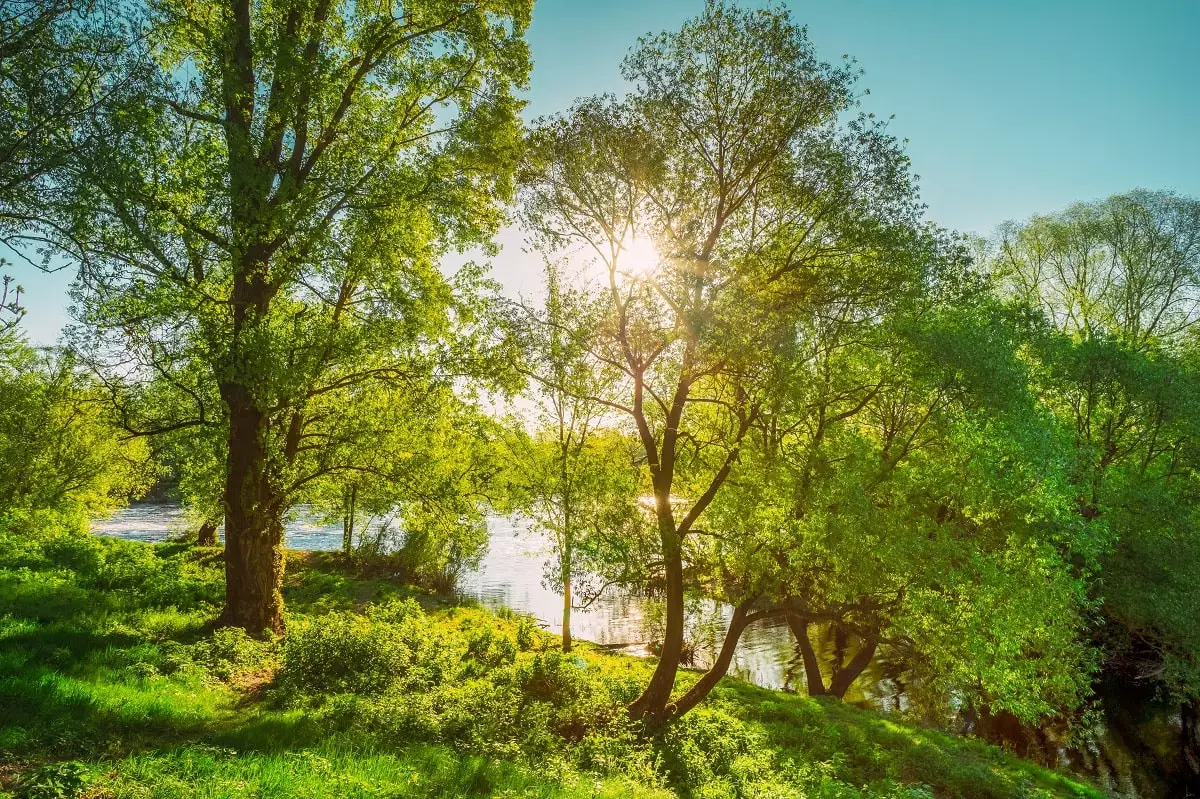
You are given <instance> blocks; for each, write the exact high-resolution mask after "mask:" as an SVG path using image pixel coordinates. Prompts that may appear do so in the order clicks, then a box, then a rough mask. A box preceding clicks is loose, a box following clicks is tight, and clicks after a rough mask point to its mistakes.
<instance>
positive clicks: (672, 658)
mask: <svg viewBox="0 0 1200 799" xmlns="http://www.w3.org/2000/svg"><path fill="white" fill-rule="evenodd" d="M659 501H660V502H663V503H666V502H669V499H668V498H666V497H663V498H660V499H659ZM660 507H661V505H660ZM659 534H660V537H661V538H662V542H663V567H664V571H665V574H666V605H667V619H666V629H665V630H664V632H663V642H662V651H661V652H659V656H658V665H657V666H655V668H654V674H653V675H652V676H651V677H650V682H649V684H647V686H646V689H645V690H644V691H642V695H641V696H639V697H638V698H637V699H636V700H634V702H633V704H631V705H630V706H629V715H630V716H632V717H633V718H635V719H641V720H644V721H646V722H648V723H649V724H651V725H652V726H654V725H658V724H661V723H662V722H663V721H664V720H665V719H666V712H667V703H668V702H670V701H671V691H672V689H673V688H674V687H675V675H676V674H678V673H679V656H680V654H681V653H682V652H683V617H684V603H683V554H682V552H681V550H680V547H679V540H678V537H677V535H676V533H675V527H674V523H673V522H672V521H670V520H668V519H663V518H661V517H660V519H659Z"/></svg>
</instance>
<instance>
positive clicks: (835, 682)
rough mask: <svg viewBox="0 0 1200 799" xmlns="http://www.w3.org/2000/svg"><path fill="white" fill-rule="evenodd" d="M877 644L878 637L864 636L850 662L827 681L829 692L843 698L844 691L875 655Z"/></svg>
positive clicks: (844, 695)
mask: <svg viewBox="0 0 1200 799" xmlns="http://www.w3.org/2000/svg"><path fill="white" fill-rule="evenodd" d="M878 646H879V639H878V638H876V637H875V636H874V635H870V636H867V637H866V638H864V639H863V644H862V648H861V649H859V650H858V651H857V652H855V653H854V657H852V658H851V659H850V662H849V663H847V664H846V665H845V666H843V667H842V669H841V670H840V671H838V673H837V674H835V675H833V679H832V680H830V681H829V693H830V694H832V695H833V696H836V697H837V698H838V699H844V698H845V697H846V691H847V690H848V689H849V688H850V686H851V685H853V684H854V681H855V680H857V679H858V678H859V676H860V675H861V674H862V673H863V671H864V670H865V669H866V668H867V666H869V665H870V664H871V659H872V658H874V657H875V649H876V648H877V647H878Z"/></svg>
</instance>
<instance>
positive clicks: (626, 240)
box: [523, 2, 934, 722]
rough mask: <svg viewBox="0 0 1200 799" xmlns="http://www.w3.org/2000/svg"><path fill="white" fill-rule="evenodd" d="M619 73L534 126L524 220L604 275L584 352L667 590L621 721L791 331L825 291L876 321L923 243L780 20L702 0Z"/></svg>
mask: <svg viewBox="0 0 1200 799" xmlns="http://www.w3.org/2000/svg"><path fill="white" fill-rule="evenodd" d="M622 70H623V74H624V76H625V78H626V79H627V80H628V81H629V82H630V83H631V84H633V86H634V90H633V91H632V92H631V93H630V95H629V96H628V97H627V98H626V99H625V100H623V101H617V100H614V99H611V98H592V99H588V100H583V101H580V102H578V103H577V104H576V105H575V106H574V107H573V108H572V109H571V111H570V112H568V113H567V114H565V115H562V116H559V117H555V118H551V119H548V120H543V121H542V122H541V123H540V125H539V127H538V130H537V132H536V133H535V135H534V137H533V140H532V144H531V158H530V167H529V170H528V173H529V174H528V177H529V180H528V182H527V188H526V190H525V196H524V202H523V214H524V219H525V223H526V225H527V226H528V227H529V228H530V229H531V230H533V231H535V233H536V234H537V236H538V237H539V240H540V242H541V244H542V246H543V247H545V248H546V249H547V250H551V251H554V250H566V251H568V252H571V253H574V254H576V255H579V257H582V258H585V259H590V260H591V261H593V262H595V263H597V264H599V265H600V268H601V269H602V272H603V273H604V281H605V287H604V293H603V302H604V303H605V308H606V316H605V319H604V323H603V325H602V326H600V328H599V329H598V331H597V332H598V334H599V335H598V338H597V343H596V344H595V346H594V354H595V357H596V358H597V359H598V360H600V361H601V362H602V363H605V364H608V365H610V366H612V367H613V368H616V369H618V370H620V371H621V373H622V374H623V377H624V386H625V393H624V396H623V398H622V400H621V401H613V402H611V403H609V405H608V407H610V408H611V409H612V410H613V411H616V412H620V413H622V414H625V415H626V417H627V418H628V419H629V420H630V422H631V423H632V424H633V426H634V427H635V429H636V433H637V436H638V439H639V441H640V443H641V446H642V448H643V451H644V456H645V459H646V463H647V467H648V470H649V473H650V480H651V484H652V493H653V497H654V518H655V526H656V530H657V536H658V543H659V547H660V552H659V555H660V557H661V562H662V570H661V584H662V585H663V586H664V592H665V601H666V623H665V631H664V642H663V647H662V651H661V655H660V657H659V660H658V664H657V666H656V669H655V671H654V674H653V676H652V677H651V680H650V682H649V684H648V685H647V686H646V689H645V690H644V692H643V693H642V695H641V696H640V697H639V698H638V699H637V700H636V701H635V702H634V703H633V704H632V705H631V707H630V712H631V713H632V715H633V716H634V717H637V718H643V719H647V720H648V721H650V722H659V721H662V720H664V719H666V718H667V717H668V716H669V715H670V714H671V713H672V712H677V710H672V709H671V708H670V698H671V691H672V686H673V684H674V680H675V675H676V673H677V670H678V666H679V659H680V655H681V652H682V648H683V632H684V631H683V621H684V599H685V594H686V593H687V591H688V585H687V573H688V570H687V564H688V562H689V559H690V557H691V553H692V552H693V551H694V549H695V548H696V547H697V546H699V545H698V544H694V543H693V542H696V541H698V540H700V539H703V538H705V537H706V535H707V533H706V530H705V528H704V526H703V525H702V524H700V522H701V518H702V516H703V515H704V513H705V511H706V510H707V509H708V507H709V506H710V505H711V504H712V503H713V501H714V499H715V498H716V497H717V496H718V494H719V493H720V492H721V491H722V489H723V487H724V486H725V485H726V483H727V482H728V480H729V479H730V477H731V475H733V474H735V473H736V472H737V470H738V468H739V457H740V453H741V451H742V449H743V446H744V444H745V441H746V438H747V436H748V435H749V433H750V431H751V430H752V428H753V426H754V425H755V423H756V421H757V420H758V419H759V418H760V416H761V414H762V409H763V404H764V402H766V401H767V398H768V397H769V395H770V392H771V390H772V388H773V386H774V384H775V380H776V375H777V371H778V359H779V358H780V356H781V355H783V354H784V353H785V352H786V351H787V350H788V348H789V347H791V346H792V345H793V343H794V341H795V336H796V330H797V325H798V323H800V322H802V321H804V320H810V319H812V318H813V316H814V314H816V313H817V312H818V310H819V309H820V308H822V307H826V306H828V305H830V304H834V303H835V301H836V300H837V299H839V298H840V300H841V301H842V302H844V303H846V304H848V305H850V306H852V307H853V308H855V309H856V311H855V312H856V313H861V314H862V315H864V316H870V315H872V314H876V313H880V312H883V311H885V309H886V305H887V300H888V297H889V296H890V295H892V294H893V293H895V292H896V291H897V290H898V289H900V288H902V287H903V286H905V285H908V284H911V283H914V282H919V281H920V280H921V276H922V274H923V272H924V270H925V269H926V268H927V266H928V259H929V257H930V256H931V254H933V249H934V248H933V247H932V245H931V243H930V237H929V236H928V235H927V234H926V233H925V232H924V231H923V230H922V228H921V227H920V225H919V222H918V219H919V215H920V206H919V204H918V202H917V200H916V197H915V193H914V190H913V181H912V178H911V177H910V175H909V173H908V170H907V163H908V162H907V159H906V158H905V157H904V155H903V153H902V152H901V150H900V149H899V146H898V145H897V143H896V142H895V141H894V140H893V139H892V138H891V137H889V136H888V135H887V134H886V132H885V130H884V125H883V124H881V123H879V122H877V121H875V120H873V119H871V118H869V117H861V116H860V117H858V118H856V119H853V120H852V121H850V122H848V123H845V124H844V125H843V124H839V118H840V115H842V114H843V113H844V112H846V111H847V109H849V108H851V107H852V106H853V103H854V95H853V93H852V92H853V89H852V87H853V83H854V79H855V73H854V71H853V70H852V68H851V67H849V66H844V67H839V68H834V67H831V66H829V65H827V64H823V63H821V62H820V61H818V60H817V58H816V56H815V54H814V52H813V49H812V46H811V44H810V43H809V41H808V39H807V36H806V34H805V32H804V31H803V30H802V29H801V28H799V27H797V26H796V25H794V24H793V23H792V22H791V20H790V19H789V17H788V16H787V14H786V12H784V11H780V10H760V11H743V10H739V9H736V8H732V7H730V6H728V5H725V4H721V3H715V2H710V3H708V4H707V5H706V7H705V10H704V12H703V13H702V14H701V16H699V17H698V18H696V19H694V20H691V21H689V22H688V23H686V24H685V25H684V27H683V28H682V30H680V31H679V32H676V33H668V34H662V35H660V36H657V37H651V38H646V39H643V40H641V41H640V42H639V44H638V46H637V48H636V49H635V50H634V51H633V52H632V53H631V54H630V55H629V57H628V58H626V60H625V62H624V64H623V68H622ZM580 253H582V255H580ZM693 585H694V584H693ZM757 618H761V616H760V615H758V613H757V612H756V611H749V610H747V611H746V612H745V613H744V614H743V616H742V617H740V618H739V619H736V620H735V622H736V624H737V625H743V624H746V623H750V622H752V621H754V620H755V619H757ZM719 665H720V664H718V666H719Z"/></svg>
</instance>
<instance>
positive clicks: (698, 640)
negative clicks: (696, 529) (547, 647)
mask: <svg viewBox="0 0 1200 799" xmlns="http://www.w3.org/2000/svg"><path fill="white" fill-rule="evenodd" d="M186 524H187V523H186V521H185V520H184V517H183V511H182V509H181V508H180V507H179V506H178V505H172V504H158V503H141V504H136V505H131V506H130V507H128V508H125V509H123V510H120V511H117V512H116V513H115V514H114V515H113V516H111V517H109V518H107V519H98V520H96V521H94V522H93V523H92V532H93V533H95V534H97V535H105V536H115V537H118V538H128V539H133V540H137V541H147V542H159V541H165V540H167V539H168V538H170V537H171V536H174V535H177V534H179V533H181V532H183V531H184V530H185V528H186ZM488 526H489V530H490V532H491V540H490V545H489V547H488V551H487V554H486V555H485V556H484V558H483V561H482V562H481V563H480V565H479V568H478V569H475V570H473V571H471V572H468V573H467V574H465V575H463V577H462V578H461V580H460V582H459V593H460V594H462V595H463V596H465V597H469V598H472V599H475V600H477V601H479V602H480V603H482V604H484V605H486V606H489V607H494V608H495V607H507V608H511V609H512V610H515V611H519V612H521V613H527V614H529V615H531V616H533V617H535V618H536V619H537V620H538V623H539V624H540V625H541V626H542V627H543V628H545V629H547V630H550V631H551V632H555V633H560V632H562V598H561V597H560V596H558V595H557V594H555V593H554V592H552V591H550V590H549V589H547V588H546V587H545V586H544V585H543V584H542V564H543V561H544V560H545V558H546V554H545V551H546V546H545V542H544V540H542V539H541V538H540V537H539V536H538V535H537V534H536V533H534V532H533V531H532V530H531V529H530V527H529V525H528V524H527V523H525V522H523V521H522V520H520V519H514V518H510V517H503V516H494V517H492V518H491V519H490V520H489V523H488ZM286 541H287V546H288V547H290V548H292V549H308V550H337V549H340V548H341V546H342V528H341V525H340V523H339V524H325V523H323V522H322V521H321V520H320V519H318V518H316V517H314V516H313V515H312V514H309V513H306V512H305V509H304V508H300V509H299V510H298V511H297V512H296V513H295V514H294V515H293V518H292V519H291V520H289V522H288V525H287V527H286ZM731 613H732V609H731V608H729V607H727V606H719V605H717V604H715V603H712V602H696V603H694V604H693V605H692V606H690V607H689V613H688V621H689V630H688V635H689V638H690V640H692V641H693V643H694V644H695V647H696V656H697V665H700V666H703V665H706V664H707V663H708V662H711V658H712V657H713V655H714V654H715V652H716V650H717V649H718V648H719V646H720V642H721V639H722V638H723V636H724V634H725V630H726V628H727V626H728V621H729V618H730V615H731ZM658 618H661V615H660V613H659V612H658V608H657V607H656V604H655V601H654V600H652V599H647V598H645V597H637V596H628V595H625V594H622V593H619V592H615V591H610V592H606V593H605V594H604V595H602V596H601V597H600V598H599V599H598V600H597V601H595V602H593V603H592V604H591V605H590V606H589V607H588V608H586V609H577V610H575V611H574V613H573V614H572V617H571V627H572V629H571V632H572V635H573V636H574V637H575V638H577V639H582V640H587V641H592V642H594V643H597V644H602V645H604V646H609V647H612V648H614V649H623V650H626V651H629V652H631V653H635V654H636V653H644V652H645V651H646V647H647V644H648V643H649V642H650V641H652V640H654V637H655V636H654V630H655V629H656V619H658ZM815 643H817V644H818V648H817V651H818V653H820V654H821V655H822V656H823V657H825V658H827V659H832V658H833V642H832V640H831V637H830V636H822V637H821V639H820V640H818V641H816V642H815ZM730 673H731V674H732V675H734V676H737V677H740V678H742V679H744V680H747V681H749V682H752V683H755V684H756V685H761V686H762V687H764V688H774V689H782V690H799V691H801V692H803V690H804V688H803V686H804V670H803V666H802V665H801V661H800V657H799V652H798V650H797V649H796V645H795V641H794V640H793V638H792V634H791V632H790V630H789V629H788V627H787V624H786V623H785V622H784V621H783V620H781V619H765V620H763V621H760V622H758V623H756V624H754V625H752V626H751V627H750V628H749V629H747V630H746V631H745V632H744V633H743V635H742V638H741V642H740V643H739V644H738V648H737V652H736V654H735V657H734V662H733V664H732V666H731V667H730ZM859 682H860V683H861V684H862V685H861V687H859V686H856V688H855V689H851V694H850V695H849V696H847V699H849V700H852V701H858V702H866V703H868V704H871V705H874V706H876V707H879V708H880V709H889V708H891V707H895V706H896V705H897V704H898V701H897V699H896V698H894V695H895V693H896V692H895V691H894V686H893V685H892V684H891V682H890V681H889V680H885V679H882V677H881V675H878V674H875V675H873V674H871V673H870V672H868V673H866V674H864V675H863V676H862V677H861V678H860V679H859Z"/></svg>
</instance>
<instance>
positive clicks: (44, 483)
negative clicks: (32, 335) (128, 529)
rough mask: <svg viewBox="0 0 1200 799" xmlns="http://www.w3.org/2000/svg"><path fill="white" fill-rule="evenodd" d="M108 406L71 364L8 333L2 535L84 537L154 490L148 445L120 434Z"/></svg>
mask: <svg viewBox="0 0 1200 799" xmlns="http://www.w3.org/2000/svg"><path fill="white" fill-rule="evenodd" d="M104 400H105V391H104V389H103V388H102V387H101V386H100V385H99V384H98V383H96V382H94V381H92V380H90V379H88V378H87V377H85V376H84V375H83V374H82V373H81V372H80V370H79V369H78V368H77V365H76V363H75V361H74V360H73V359H72V358H71V357H69V356H67V355H62V354H57V355H56V354H51V353H47V352H39V351H37V350H35V349H33V348H32V347H30V346H29V345H28V344H26V343H25V342H24V340H23V339H21V338H20V337H19V336H18V335H17V334H16V333H14V332H11V331H8V332H4V331H0V408H2V409H3V410H2V411H0V531H9V532H13V533H23V534H27V535H42V534H45V532H46V531H49V530H60V529H68V528H69V529H75V530H82V529H83V528H84V526H85V525H86V521H87V519H88V518H89V517H90V516H94V515H97V514H102V513H104V512H105V511H107V510H110V509H111V508H113V507H116V506H118V505H121V504H123V503H125V502H126V501H128V499H129V498H130V497H131V496H138V495H140V494H141V493H143V492H144V491H145V490H146V489H147V488H148V487H149V484H150V481H151V480H152V479H153V477H154V469H153V466H152V464H151V463H150V460H149V452H148V450H147V448H146V445H145V442H142V441H128V440H125V439H123V438H122V437H121V436H120V435H119V434H118V427H117V425H116V423H115V420H114V418H113V417H112V415H111V414H110V413H109V412H108V410H107V409H106V405H105V402H104Z"/></svg>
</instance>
